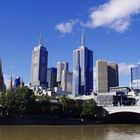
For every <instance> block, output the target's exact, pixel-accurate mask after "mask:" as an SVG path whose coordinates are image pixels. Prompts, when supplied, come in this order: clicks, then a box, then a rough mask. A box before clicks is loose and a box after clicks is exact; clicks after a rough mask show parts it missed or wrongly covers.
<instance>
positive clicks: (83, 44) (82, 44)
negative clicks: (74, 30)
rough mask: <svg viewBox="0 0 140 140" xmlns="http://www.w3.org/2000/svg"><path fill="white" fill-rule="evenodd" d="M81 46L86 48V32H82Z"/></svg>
mask: <svg viewBox="0 0 140 140" xmlns="http://www.w3.org/2000/svg"><path fill="white" fill-rule="evenodd" d="M81 46H85V33H84V31H82V35H81Z"/></svg>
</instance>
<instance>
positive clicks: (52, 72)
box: [47, 68, 57, 89]
mask: <svg viewBox="0 0 140 140" xmlns="http://www.w3.org/2000/svg"><path fill="white" fill-rule="evenodd" d="M56 75H57V69H56V68H48V70H47V84H48V88H49V89H53V88H54V87H56V86H57V83H56Z"/></svg>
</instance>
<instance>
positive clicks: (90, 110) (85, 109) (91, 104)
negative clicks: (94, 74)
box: [81, 99, 97, 118]
mask: <svg viewBox="0 0 140 140" xmlns="http://www.w3.org/2000/svg"><path fill="white" fill-rule="evenodd" d="M96 108H97V104H96V102H95V101H94V100H93V99H90V100H85V101H84V102H83V103H82V112H81V116H82V117H85V118H94V115H95V113H96Z"/></svg>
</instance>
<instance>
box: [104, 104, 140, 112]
mask: <svg viewBox="0 0 140 140" xmlns="http://www.w3.org/2000/svg"><path fill="white" fill-rule="evenodd" d="M104 109H105V110H106V111H107V112H108V114H114V113H121V112H131V113H138V114H140V106H105V107H104Z"/></svg>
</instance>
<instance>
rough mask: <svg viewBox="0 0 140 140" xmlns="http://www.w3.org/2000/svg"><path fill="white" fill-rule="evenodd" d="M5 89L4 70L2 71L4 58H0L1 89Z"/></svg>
mask: <svg viewBox="0 0 140 140" xmlns="http://www.w3.org/2000/svg"><path fill="white" fill-rule="evenodd" d="M3 90H4V78H3V72H2V60H1V58H0V91H3Z"/></svg>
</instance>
